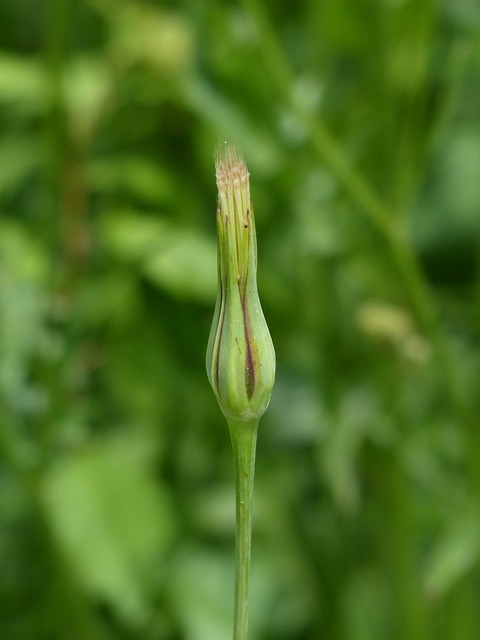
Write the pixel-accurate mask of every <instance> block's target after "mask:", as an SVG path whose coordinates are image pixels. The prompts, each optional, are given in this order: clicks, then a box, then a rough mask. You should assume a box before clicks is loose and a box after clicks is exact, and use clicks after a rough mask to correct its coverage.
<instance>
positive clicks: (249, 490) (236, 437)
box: [227, 419, 258, 640]
mask: <svg viewBox="0 0 480 640" xmlns="http://www.w3.org/2000/svg"><path fill="white" fill-rule="evenodd" d="M227 421H228V427H229V429H230V437H231V440H232V448H233V457H234V462H235V484H236V529H235V614H234V623H233V624H234V630H233V640H246V639H247V629H248V587H249V578H250V552H251V543H252V505H253V483H254V475H255V449H256V443H257V431H258V421H257V420H254V421H251V422H240V421H237V420H232V419H230V420H227Z"/></svg>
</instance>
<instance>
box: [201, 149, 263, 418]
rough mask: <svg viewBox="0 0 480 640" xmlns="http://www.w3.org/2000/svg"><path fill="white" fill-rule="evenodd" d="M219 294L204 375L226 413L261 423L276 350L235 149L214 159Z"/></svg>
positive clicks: (246, 185)
mask: <svg viewBox="0 0 480 640" xmlns="http://www.w3.org/2000/svg"><path fill="white" fill-rule="evenodd" d="M216 179H217V187H218V206H217V235H218V294H217V301H216V305H215V313H214V317H213V323H212V328H211V331H210V338H209V341H208V348H207V374H208V379H209V381H210V384H211V385H212V388H213V391H214V392H215V395H216V397H217V400H218V403H219V405H220V408H221V409H222V411H223V413H224V415H225V416H226V417H227V419H228V418H233V419H235V420H248V421H250V420H255V419H259V418H260V417H261V416H262V414H263V413H264V412H265V409H266V408H267V406H268V403H269V401H270V394H271V392H272V388H273V383H274V379H275V351H274V349H273V343H272V339H271V337H270V332H269V330H268V327H267V324H266V322H265V318H264V315H263V311H262V308H261V306H260V300H259V297H258V291H257V241H256V234H255V221H254V217H253V209H252V204H251V201H250V184H249V174H248V170H247V167H246V165H245V162H244V161H243V158H242V157H241V155H240V154H239V152H238V151H237V149H236V148H235V147H230V146H225V148H224V149H222V150H221V152H220V153H219V154H218V157H217V161H216Z"/></svg>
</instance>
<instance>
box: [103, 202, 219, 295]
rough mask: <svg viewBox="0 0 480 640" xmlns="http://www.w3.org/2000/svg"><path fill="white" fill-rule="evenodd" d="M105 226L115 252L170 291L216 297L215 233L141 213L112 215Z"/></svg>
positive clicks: (172, 292)
mask: <svg viewBox="0 0 480 640" xmlns="http://www.w3.org/2000/svg"><path fill="white" fill-rule="evenodd" d="M102 229H103V238H104V241H105V243H106V245H107V246H108V247H109V248H110V249H111V250H112V252H113V253H114V255H116V256H117V257H118V258H121V259H123V260H128V261H132V262H134V263H135V264H136V265H137V266H138V268H139V269H140V271H141V272H142V273H144V275H145V276H147V277H148V278H149V279H150V280H151V281H152V282H154V283H155V284H157V285H158V286H160V287H161V288H162V289H164V290H165V291H167V292H168V293H170V294H172V295H174V296H176V297H179V298H185V299H191V300H199V301H202V302H203V301H208V302H211V301H212V300H214V298H215V291H216V272H217V271H216V254H217V251H216V245H215V239H214V238H213V237H211V238H210V237H206V236H203V235H201V234H200V232H198V233H193V232H192V231H191V230H190V229H188V228H181V227H179V226H176V225H173V224H171V223H169V222H167V221H166V220H162V219H156V218H153V217H148V216H146V215H142V214H120V213H119V214H113V215H109V216H108V217H107V218H106V219H105V220H104V222H103V224H102Z"/></svg>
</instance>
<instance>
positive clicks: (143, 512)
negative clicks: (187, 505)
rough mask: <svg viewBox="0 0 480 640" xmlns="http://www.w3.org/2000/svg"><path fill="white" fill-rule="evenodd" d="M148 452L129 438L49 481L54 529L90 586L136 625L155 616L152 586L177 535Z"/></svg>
mask: <svg viewBox="0 0 480 640" xmlns="http://www.w3.org/2000/svg"><path fill="white" fill-rule="evenodd" d="M144 449H145V447H144V446H140V447H139V446H138V445H137V446H135V444H134V443H133V442H132V439H131V438H129V439H127V438H125V439H123V438H122V437H121V436H118V437H116V438H115V439H112V440H110V441H108V440H105V441H103V442H101V441H98V442H96V443H95V444H92V445H91V446H90V447H88V448H86V449H84V450H83V451H79V452H77V453H72V454H70V455H68V456H64V457H63V458H61V459H59V460H58V461H57V463H56V464H55V465H54V466H53V467H52V468H51V469H50V470H49V472H48V473H47V476H46V478H45V486H44V490H45V500H46V506H47V508H48V512H49V516H50V518H51V522H52V527H53V528H54V530H55V535H56V537H57V538H58V541H59V543H60V544H61V546H62V548H63V549H64V551H65V553H66V556H67V558H68V563H69V564H70V565H71V567H72V568H73V569H74V570H75V572H76V573H77V574H78V576H79V578H80V579H81V581H82V582H83V584H84V585H85V587H86V588H87V589H88V590H89V591H91V592H92V593H93V594H95V595H96V597H97V598H99V599H100V600H103V601H105V602H108V603H109V604H110V605H111V606H112V607H114V608H115V609H116V610H117V611H118V613H119V615H120V616H121V617H123V618H125V619H126V620H129V621H130V622H132V623H136V624H141V623H144V622H145V619H146V616H147V615H148V614H149V612H150V608H151V601H150V594H149V592H148V583H149V580H150V581H152V579H153V577H154V576H155V578H156V579H157V580H158V577H159V576H161V574H162V570H163V569H162V557H163V556H164V553H165V551H166V550H167V548H168V546H169V544H170V542H171V540H172V536H173V533H174V531H175V524H176V523H175V520H174V516H173V513H172V511H171V508H170V505H169V502H168V496H167V494H166V493H165V491H164V490H163V488H162V487H161V486H160V485H159V484H158V483H156V482H155V481H154V478H153V475H152V473H151V471H150V469H149V461H148V458H149V454H148V452H146V451H145V450H144Z"/></svg>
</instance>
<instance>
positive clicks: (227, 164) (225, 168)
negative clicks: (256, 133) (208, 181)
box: [215, 142, 249, 193]
mask: <svg viewBox="0 0 480 640" xmlns="http://www.w3.org/2000/svg"><path fill="white" fill-rule="evenodd" d="M215 174H216V179H217V187H218V191H219V192H220V193H226V192H228V191H231V190H233V189H234V188H235V187H238V186H240V185H242V184H247V183H248V178H249V173H248V169H247V165H246V164H245V160H244V159H243V156H242V154H241V152H240V151H239V149H238V147H236V146H235V145H232V144H229V143H227V142H224V143H222V144H219V145H218V148H217V151H216V154H215Z"/></svg>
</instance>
